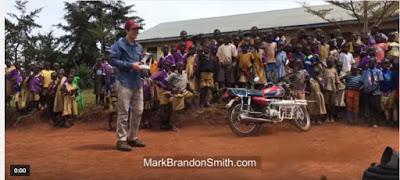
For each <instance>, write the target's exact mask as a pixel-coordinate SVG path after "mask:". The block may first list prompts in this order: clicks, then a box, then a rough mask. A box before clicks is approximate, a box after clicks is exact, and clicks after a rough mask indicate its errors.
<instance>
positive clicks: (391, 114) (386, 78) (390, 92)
mask: <svg viewBox="0 0 400 180" xmlns="http://www.w3.org/2000/svg"><path fill="white" fill-rule="evenodd" d="M382 65H383V70H382V72H383V81H382V83H381V86H380V89H381V91H382V97H381V107H382V110H383V111H384V113H385V118H386V121H388V122H389V123H390V124H391V125H394V124H395V123H394V122H395V120H396V115H397V106H396V103H395V101H396V100H395V96H396V86H395V85H396V82H395V78H394V72H393V71H392V68H391V63H390V60H389V59H384V60H383V62H382Z"/></svg>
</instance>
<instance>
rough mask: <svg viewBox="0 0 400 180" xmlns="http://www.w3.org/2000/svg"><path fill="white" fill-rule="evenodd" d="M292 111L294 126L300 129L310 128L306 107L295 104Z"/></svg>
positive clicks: (306, 129)
mask: <svg viewBox="0 0 400 180" xmlns="http://www.w3.org/2000/svg"><path fill="white" fill-rule="evenodd" d="M293 113H294V118H295V119H294V121H295V123H296V126H297V127H298V128H299V129H300V130H302V131H308V130H309V129H310V126H311V122H310V115H309V114H308V111H307V109H306V108H305V107H304V106H296V108H295V109H294V112H293Z"/></svg>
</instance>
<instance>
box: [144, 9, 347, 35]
mask: <svg viewBox="0 0 400 180" xmlns="http://www.w3.org/2000/svg"><path fill="white" fill-rule="evenodd" d="M312 8H313V9H315V10H317V9H329V8H332V9H333V10H332V11H331V13H330V14H331V15H334V17H335V18H336V19H337V20H338V21H347V20H354V18H353V17H351V16H350V15H349V14H348V13H347V11H346V10H344V9H342V8H339V7H337V6H334V5H322V6H313V7H312ZM321 23H327V22H326V21H325V20H323V19H321V18H319V17H317V16H315V15H312V14H310V13H307V12H305V9H304V8H294V9H283V10H273V11H265V12H256V13H248V14H238V15H230V16H220V17H212V18H201V19H191V20H183V21H173V22H166V23H161V24H158V25H156V26H154V27H153V28H150V29H148V30H146V31H144V32H142V33H140V34H139V36H138V38H137V40H138V41H143V40H150V39H161V38H171V37H177V36H179V33H180V31H181V30H186V31H187V32H188V35H196V34H200V33H203V34H208V33H212V32H213V31H214V29H220V30H221V32H232V31H237V30H248V29H250V28H251V27H252V26H257V27H258V29H268V28H274V27H287V26H300V25H310V24H321Z"/></svg>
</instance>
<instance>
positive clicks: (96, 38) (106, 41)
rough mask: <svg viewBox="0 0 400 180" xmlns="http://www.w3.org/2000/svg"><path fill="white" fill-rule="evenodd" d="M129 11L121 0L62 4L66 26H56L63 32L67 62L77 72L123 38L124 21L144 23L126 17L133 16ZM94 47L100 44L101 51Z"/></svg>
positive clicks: (62, 39)
mask: <svg viewBox="0 0 400 180" xmlns="http://www.w3.org/2000/svg"><path fill="white" fill-rule="evenodd" d="M132 7H133V5H128V6H126V5H125V4H124V2H122V1H120V0H117V1H115V0H108V1H79V2H72V3H69V2H65V10H66V14H65V16H64V19H65V20H66V22H67V24H58V25H57V27H59V28H61V29H62V30H64V31H65V32H66V35H64V36H62V37H60V41H61V42H62V43H63V44H64V45H63V47H62V49H61V50H62V51H68V53H67V54H69V57H68V59H69V60H70V62H71V63H73V64H74V65H75V67H77V68H78V67H79V66H80V64H86V65H93V64H94V63H95V59H96V58H97V57H98V56H99V54H100V53H105V52H106V49H107V48H108V47H109V46H110V45H111V44H112V43H113V42H114V41H115V40H116V39H117V38H119V37H120V36H121V35H122V33H121V32H123V31H122V29H121V26H122V24H123V23H124V21H125V20H127V19H128V18H135V19H137V21H138V22H141V23H142V22H143V19H142V18H140V17H137V16H132V17H130V16H129V14H130V13H134V12H135V11H133V10H131V9H132ZM96 43H100V44H101V47H100V49H97V46H96Z"/></svg>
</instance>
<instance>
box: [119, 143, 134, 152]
mask: <svg viewBox="0 0 400 180" xmlns="http://www.w3.org/2000/svg"><path fill="white" fill-rule="evenodd" d="M117 149H118V150H120V151H132V147H131V146H129V144H128V143H127V142H126V141H117Z"/></svg>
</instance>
